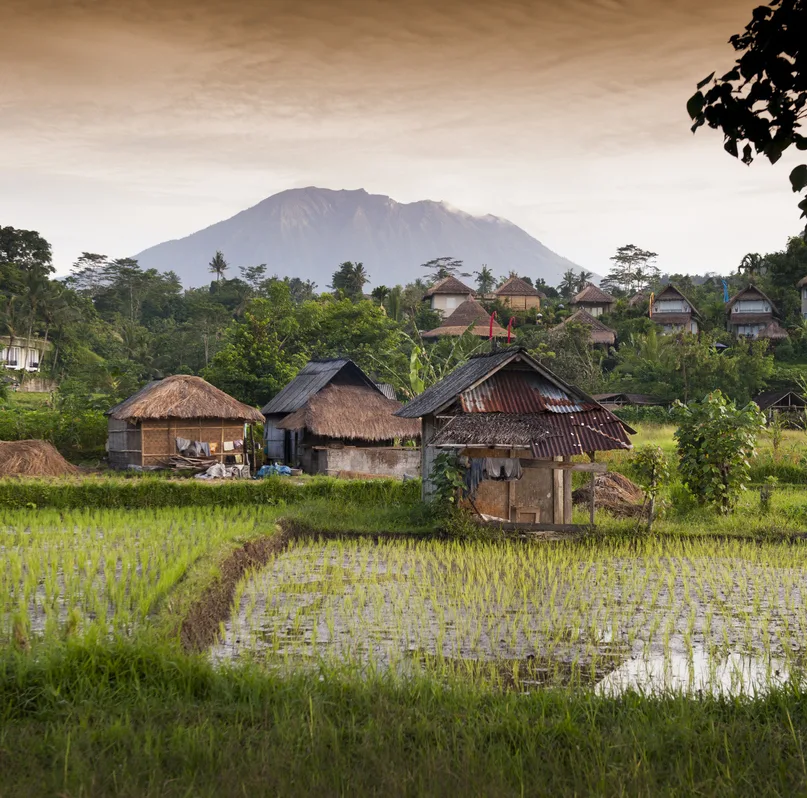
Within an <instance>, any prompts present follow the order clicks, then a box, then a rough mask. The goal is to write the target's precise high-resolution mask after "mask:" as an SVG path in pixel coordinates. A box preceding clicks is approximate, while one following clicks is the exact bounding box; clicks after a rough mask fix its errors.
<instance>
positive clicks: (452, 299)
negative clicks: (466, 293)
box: [446, 296, 460, 310]
mask: <svg viewBox="0 0 807 798" xmlns="http://www.w3.org/2000/svg"><path fill="white" fill-rule="evenodd" d="M459 304H460V300H459V297H456V296H447V297H446V310H453V309H454V308H457V307H459Z"/></svg>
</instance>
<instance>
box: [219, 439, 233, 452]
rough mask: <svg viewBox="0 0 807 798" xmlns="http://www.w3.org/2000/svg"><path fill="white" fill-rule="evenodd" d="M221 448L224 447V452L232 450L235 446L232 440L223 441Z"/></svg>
mask: <svg viewBox="0 0 807 798" xmlns="http://www.w3.org/2000/svg"><path fill="white" fill-rule="evenodd" d="M222 448H223V449H224V451H225V452H231V451H233V449H235V446H233V442H232V441H224V445H223V447H222Z"/></svg>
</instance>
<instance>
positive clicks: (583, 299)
mask: <svg viewBox="0 0 807 798" xmlns="http://www.w3.org/2000/svg"><path fill="white" fill-rule="evenodd" d="M615 302H616V299H615V298H614V297H612V296H611V295H610V294H606V293H605V291H603V290H602V288H599V287H598V286H596V285H594V283H586V287H585V288H584V289H583V290H582V291H580V292H579V293H577V294H576V295H575V296H574V298H573V299H572V301H571V302H570V304H571V305H578V304H580V303H582V304H589V305H613V304H614V303H615Z"/></svg>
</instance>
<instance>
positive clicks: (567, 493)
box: [562, 454, 572, 524]
mask: <svg viewBox="0 0 807 798" xmlns="http://www.w3.org/2000/svg"><path fill="white" fill-rule="evenodd" d="M571 459H572V458H571V457H570V456H569V455H568V454H567V455H565V456H564V458H563V460H564V462H566V463H568V462H570V461H571ZM562 473H563V523H564V524H571V523H572V472H571V471H569V470H568V469H564V470H563V472H562Z"/></svg>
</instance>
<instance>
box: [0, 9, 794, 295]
mask: <svg viewBox="0 0 807 798" xmlns="http://www.w3.org/2000/svg"><path fill="white" fill-rule="evenodd" d="M756 4H757V3H755V2H753V0H752V2H746V0H711V2H709V0H586V1H585V2H584V0H557V1H556V2H550V0H497V2H495V3H493V2H489V0H486V1H485V2H479V1H478V0H439V2H436V1H435V0H243V1H242V2H233V1H232V0H127V1H126V2H119V1H118V2H114V1H113V0H0V31H3V47H2V48H0V225H11V226H14V227H20V228H26V229H35V230H38V231H39V232H40V233H41V234H42V235H44V236H45V238H47V239H48V240H49V241H50V242H51V243H52V245H53V251H54V263H55V265H56V266H57V269H58V272H59V273H62V274H64V273H66V272H67V270H68V269H69V267H70V265H71V264H72V263H73V262H74V261H75V259H76V257H77V256H78V255H79V254H80V253H81V252H82V251H90V252H98V253H103V254H106V255H109V256H111V257H123V256H129V255H133V254H135V253H137V252H139V251H141V250H143V249H145V248H147V247H149V246H152V245H155V244H158V243H160V242H162V241H164V240H167V239H173V238H179V237H182V236H185V235H188V234H190V233H192V232H194V231H196V230H199V229H201V228H204V227H206V226H208V225H210V224H212V223H214V222H216V221H220V220H221V219H224V218H228V217H230V216H232V215H234V214H235V213H237V212H238V211H240V210H243V209H244V208H247V207H249V206H251V205H254V204H256V203H257V202H259V201H260V200H262V199H264V198H266V197H268V196H270V195H272V194H275V193H277V192H279V191H283V190H285V189H288V188H294V187H301V186H309V185H316V186H320V187H324V188H333V189H340V188H348V189H355V188H364V189H366V190H367V191H369V192H371V193H379V194H387V195H389V196H391V197H392V198H394V199H396V200H398V201H399V202H413V201H417V200H421V199H432V200H443V201H445V202H448V203H449V204H451V205H453V206H456V207H458V208H462V209H463V210H465V211H468V212H471V213H479V214H485V213H492V214H495V215H497V216H502V217H504V218H507V219H509V220H510V221H512V222H514V223H515V224H517V225H519V226H521V227H523V228H524V229H525V230H526V231H527V232H528V233H530V234H531V235H533V236H535V237H536V238H538V239H539V240H540V241H542V242H543V243H544V244H546V245H547V246H548V247H550V248H551V249H553V250H555V251H556V252H558V253H559V254H561V255H563V256H565V257H567V258H569V259H571V260H572V261H574V262H576V263H577V264H579V265H580V266H582V267H584V268H586V269H588V270H590V271H593V272H596V273H599V274H604V273H605V271H607V269H608V259H609V257H610V256H611V255H612V254H613V253H614V251H615V250H616V248H617V247H618V246H620V245H622V244H627V243H633V244H636V245H638V246H641V247H643V248H646V249H651V250H653V251H655V252H657V253H659V259H658V263H659V266H660V267H661V268H662V269H663V270H664V271H667V272H704V271H717V272H728V271H730V270H733V269H734V268H735V267H736V266H737V265H738V263H739V262H740V260H741V258H742V256H743V255H744V254H746V253H747V252H769V251H774V250H777V249H781V248H783V247H784V245H785V243H786V240H787V238H788V236H790V235H794V234H796V233H798V232H799V231H800V230H801V229H802V228H803V222H800V221H799V211H798V208H797V207H796V205H797V202H798V197H797V195H795V194H793V193H791V191H790V186H789V183H788V180H787V175H788V172H789V168H792V165H793V164H792V161H791V159H790V158H788V157H785V158H783V159H782V161H781V162H780V163H779V164H777V165H776V166H775V167H774V166H771V165H770V164H768V163H767V162H766V161H765V162H763V161H759V162H758V163H755V164H754V165H753V166H751V167H746V166H744V165H743V164H741V163H739V162H738V161H736V160H734V159H733V158H731V157H730V156H729V155H727V154H726V153H725V152H723V149H722V139H721V136H720V134H719V133H718V132H716V131H712V130H708V129H707V130H701V131H699V132H698V133H697V135H694V136H693V135H692V133H691V132H690V130H689V128H690V125H689V120H688V118H687V115H686V111H685V104H686V100H687V98H688V97H689V96H690V95H691V94H692V93H693V92H694V87H695V84H696V82H697V81H698V80H700V79H701V78H703V77H705V76H706V75H707V74H709V73H710V72H712V71H713V70H715V69H717V70H718V71H721V70H724V69H725V70H728V68H729V67H730V65H731V64H732V63H733V60H734V53H733V50H732V48H731V47H730V46H729V45H728V44H727V41H728V38H729V36H730V35H731V34H733V33H736V32H738V31H740V30H741V29H742V28H743V27H744V25H745V24H746V23H747V22H748V20H749V19H750V16H751V10H752V8H753V7H754V5H756ZM436 254H446V253H436ZM371 273H372V269H371ZM387 281H389V279H388V278H387Z"/></svg>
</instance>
